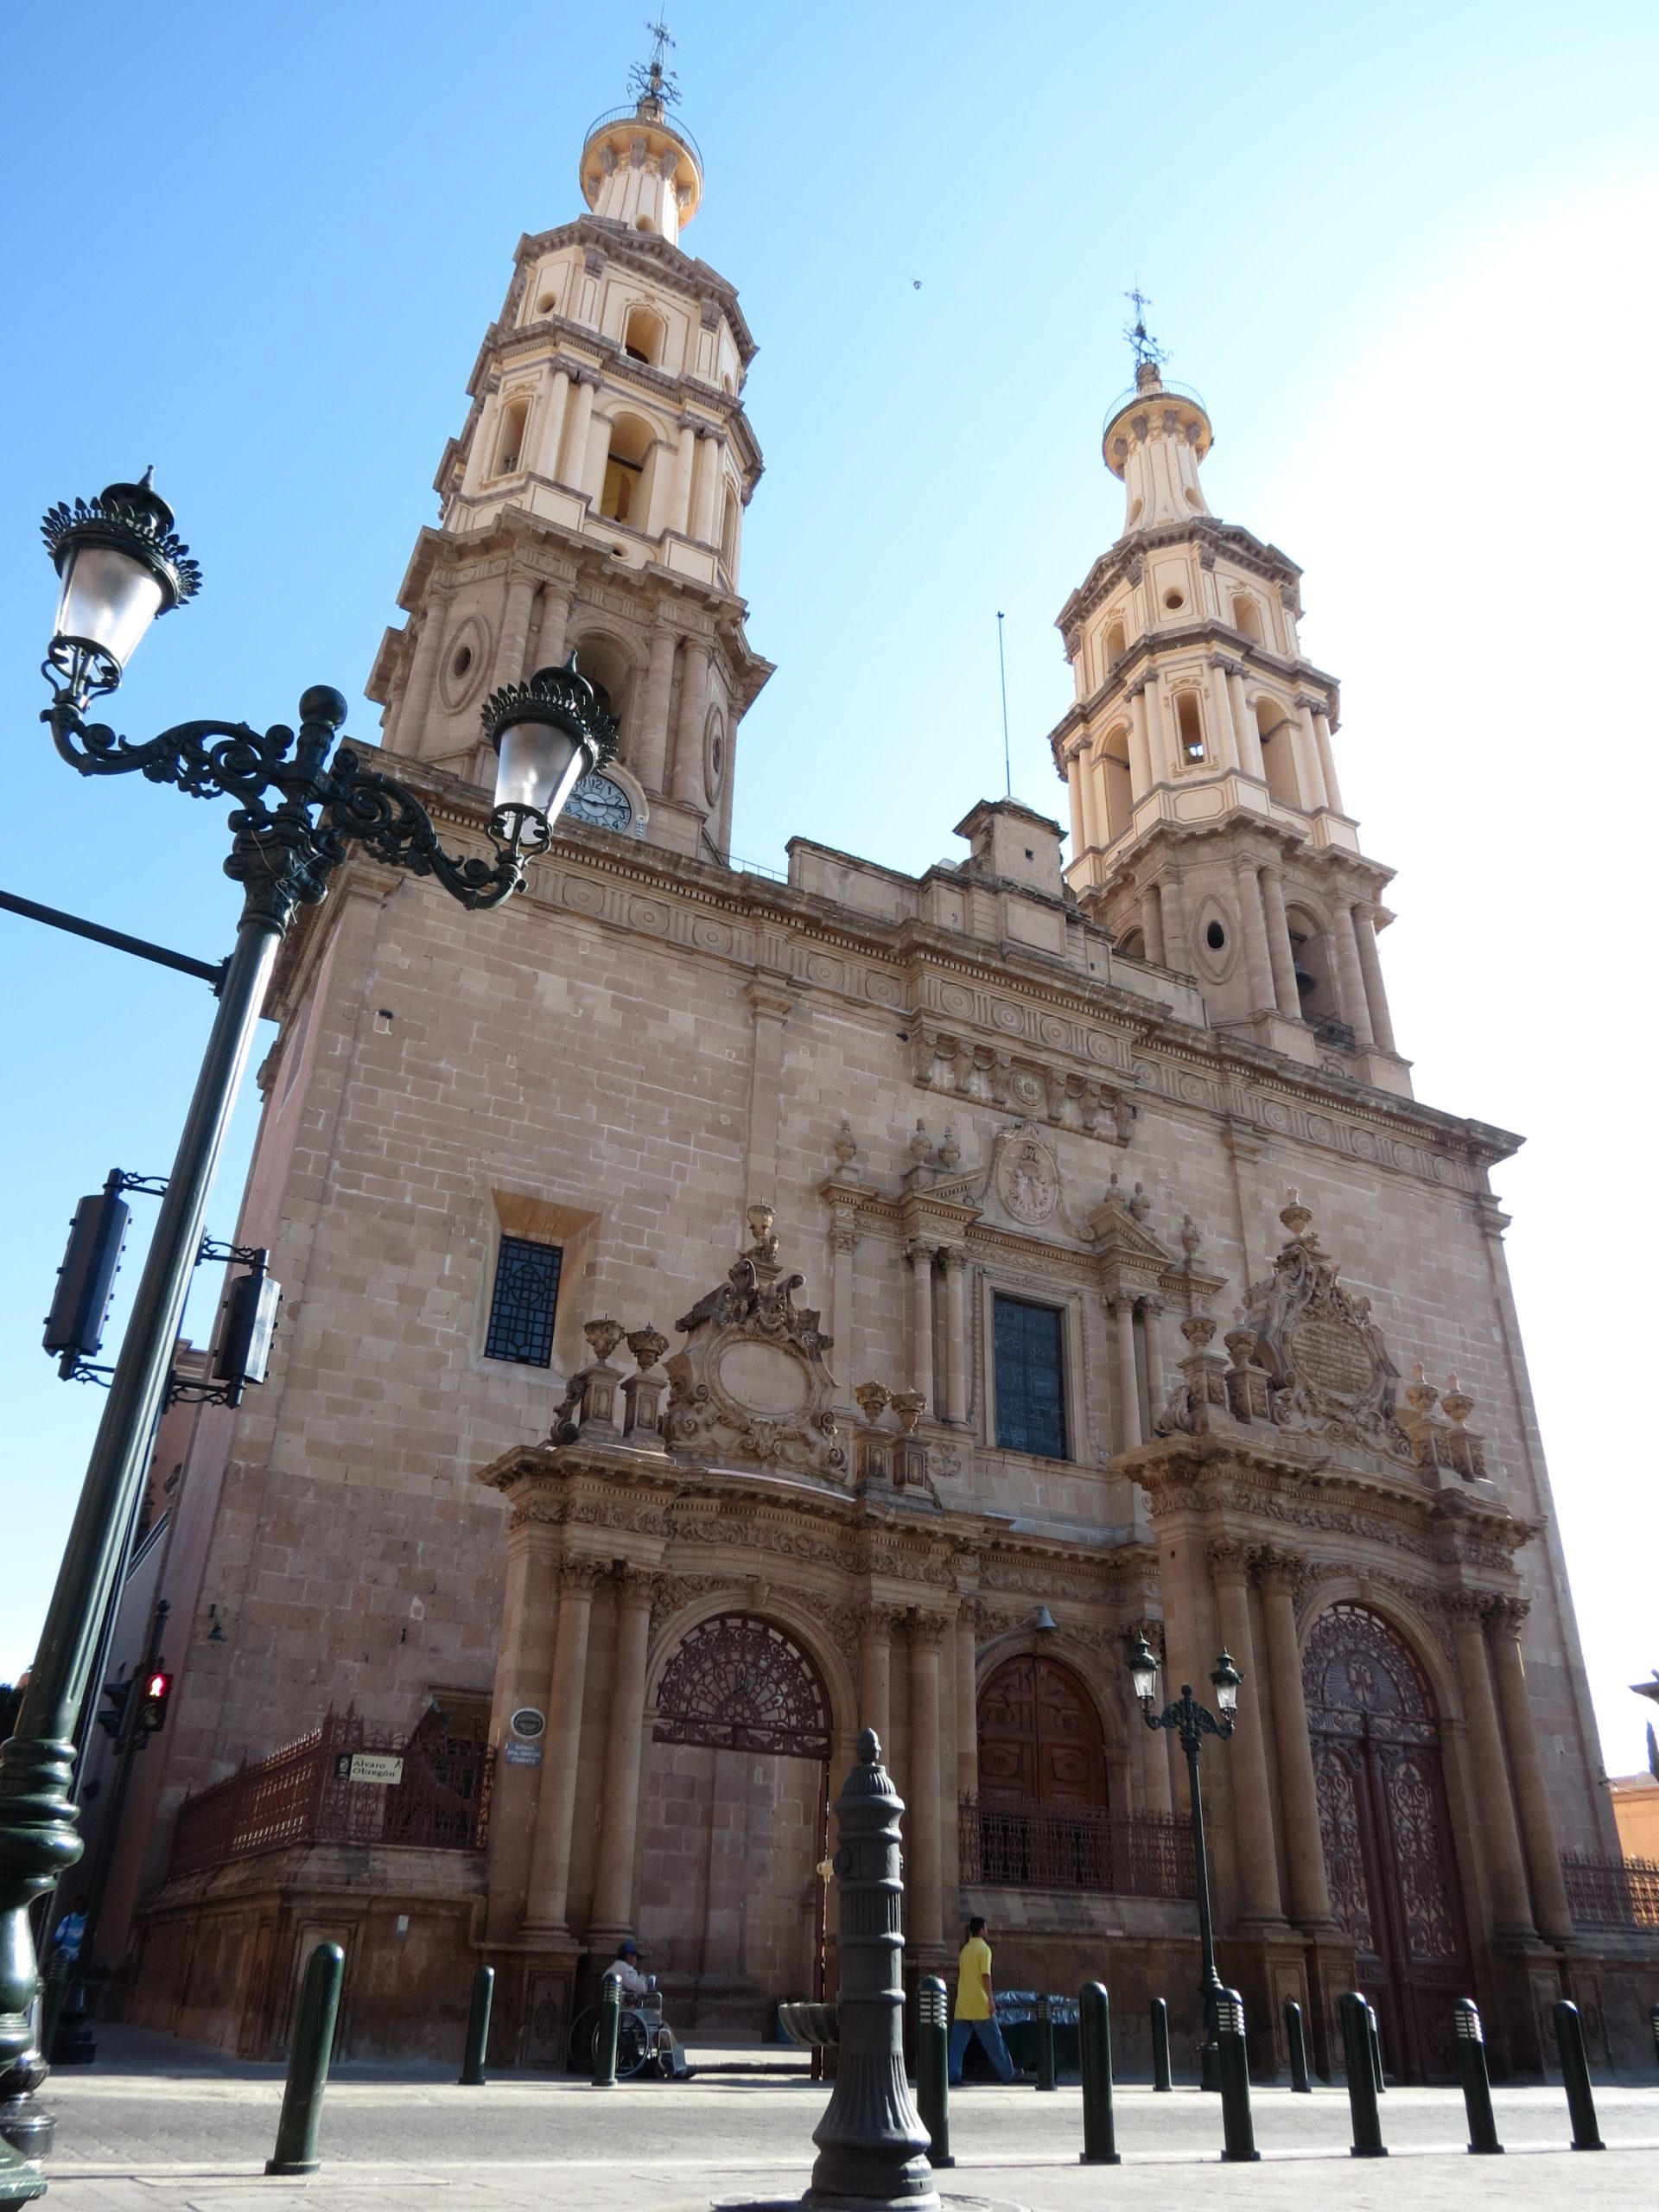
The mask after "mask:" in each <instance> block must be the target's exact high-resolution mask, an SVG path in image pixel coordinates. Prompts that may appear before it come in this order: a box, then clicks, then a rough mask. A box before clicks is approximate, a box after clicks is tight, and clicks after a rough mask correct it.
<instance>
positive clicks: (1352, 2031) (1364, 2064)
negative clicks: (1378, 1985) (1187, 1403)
mask: <svg viewBox="0 0 1659 2212" xmlns="http://www.w3.org/2000/svg"><path fill="white" fill-rule="evenodd" d="M1337 2010H1338V2012H1339V2013H1340V2014H1341V2016H1342V2055H1343V2060H1344V2064H1345V2065H1346V2067H1347V2069H1348V2110H1349V2112H1350V2113H1351V2115H1352V2118H1353V2123H1354V2141H1353V2148H1352V2150H1351V2152H1350V2156H1351V2157H1352V2158H1387V2157H1388V2155H1389V2154H1388V2152H1387V2151H1386V2150H1385V2149H1384V2147H1383V2123H1382V2120H1380V2119H1379V2117H1378V2115H1377V2109H1376V2074H1375V2073H1374V2072H1373V2071H1372V2069H1371V2024H1370V2018H1369V2017H1368V2015H1369V2013H1370V2006H1369V2005H1367V2004H1366V2002H1365V1999H1363V1997H1362V1996H1360V1994H1359V1993H1358V1992H1357V1990H1352V1989H1351V1990H1350V1991H1349V1992H1348V1993H1347V1995H1346V1996H1345V1997H1344V1998H1343V1999H1341V2000H1340V2002H1339V2003H1338V2007H1337Z"/></svg>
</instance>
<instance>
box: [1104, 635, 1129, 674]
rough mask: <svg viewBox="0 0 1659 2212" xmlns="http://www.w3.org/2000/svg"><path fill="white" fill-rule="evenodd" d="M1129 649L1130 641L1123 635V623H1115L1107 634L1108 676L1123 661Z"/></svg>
mask: <svg viewBox="0 0 1659 2212" xmlns="http://www.w3.org/2000/svg"><path fill="white" fill-rule="evenodd" d="M1127 647H1128V641H1127V639H1125V637H1124V635H1123V625H1122V623H1121V622H1114V623H1113V625H1112V626H1111V628H1110V629H1109V630H1108V632H1106V673H1107V674H1108V676H1109V675H1110V674H1111V672H1112V671H1113V670H1114V669H1115V668H1116V666H1117V664H1118V663H1119V661H1121V660H1122V658H1123V655H1124V652H1126V650H1127Z"/></svg>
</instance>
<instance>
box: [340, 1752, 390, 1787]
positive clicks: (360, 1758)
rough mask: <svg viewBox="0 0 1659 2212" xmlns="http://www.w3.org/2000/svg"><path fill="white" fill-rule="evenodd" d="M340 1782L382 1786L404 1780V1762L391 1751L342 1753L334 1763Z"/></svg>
mask: <svg viewBox="0 0 1659 2212" xmlns="http://www.w3.org/2000/svg"><path fill="white" fill-rule="evenodd" d="M334 1778H335V1780H336V1781H338V1782H376V1783H381V1784H382V1785H385V1784H386V1783H398V1782H401V1781H402V1780H403V1778H404V1763H403V1760H402V1759H401V1758H397V1756H396V1754H395V1753H393V1752H391V1751H342V1752H341V1753H340V1757H339V1758H337V1759H336V1760H335V1761H334Z"/></svg>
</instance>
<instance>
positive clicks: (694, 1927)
mask: <svg viewBox="0 0 1659 2212" xmlns="http://www.w3.org/2000/svg"><path fill="white" fill-rule="evenodd" d="M828 1779H829V1695H828V1694H827V1692H826V1691H825V1688H824V1686H823V1678H822V1676H821V1675H819V1673H818V1670H817V1668H816V1667H815V1666H814V1665H813V1663H812V1662H811V1660H810V1657H809V1656H808V1655H807V1654H806V1653H805V1652H804V1650H803V1649H801V1647H800V1645H799V1644H798V1643H796V1642H795V1640H794V1638H793V1637H791V1636H790V1635H789V1634H788V1632H787V1631H786V1630H784V1629H782V1628H779V1626H778V1625H777V1624H776V1623H775V1622H772V1621H768V1620H765V1619H762V1618H760V1616H759V1615H757V1614H753V1613H721V1614H718V1615H716V1617H715V1618H714V1619H712V1620H707V1621H702V1622H700V1623H699V1624H697V1625H696V1627H695V1628H692V1629H690V1630H688V1631H687V1633H686V1635H685V1637H683V1640H682V1641H681V1643H680V1644H679V1646H678V1647H677V1649H676V1650H675V1652H674V1653H673V1655H672V1656H671V1658H670V1660H669V1662H668V1664H667V1666H666V1667H665V1668H664V1670H663V1675H662V1679H661V1681H660V1682H659V1683H658V1689H657V1697H656V1715H655V1719H654V1720H653V1722H652V1751H651V1758H650V1761H649V1764H648V1767H647V1771H646V1775H645V1870H644V1878H643V1882H642V1885H641V1890H640V1909H639V1939H640V1942H641V1943H642V1945H643V1946H644V1947H645V1950H646V1952H647V1953H648V1955H649V1962H650V1964H651V1965H652V1968H653V1970H654V1971H655V1972H656V1973H657V1974H658V1976H659V1978H660V1979H661V1980H662V1982H663V1985H664V1989H665V1990H666V1991H668V1992H669V1993H671V1995H672V1996H674V1997H675V1998H676V1999H677V2002H678V2005H679V2008H680V2011H681V2014H682V2017H685V2018H690V2019H691V2020H693V2021H694V2022H695V2024H696V2025H698V2026H702V2027H708V2026H710V2025H721V2024H725V2025H730V2026H734V2027H737V2026H741V2027H745V2028H759V2027H761V2026H763V2025H764V2024H765V2022H766V2019H767V2018H768V2017H769V2014H770V2009H771V2007H772V2005H774V2004H776V2003H777V2001H778V2000H779V1999H780V1998H787V1997H795V1996H805V1995H809V1994H812V1995H816V1994H817V1993H818V1987H819V1984H818V1966H819V1961H820V1959H821V1956H822V1948H823V1929H822V1910H823V1901H822V1889H823V1885H822V1884H821V1883H820V1882H819V1881H818V1879H817V1874H816V1872H815V1871H814V1870H815V1868H816V1867H817V1863H818V1861H819V1860H820V1859H822V1858H823V1857H824V1856H825V1854H826V1851H827V1844H826V1840H825V1839H826V1824H827V1821H828V1817H829V1790H828V1786H827V1785H828Z"/></svg>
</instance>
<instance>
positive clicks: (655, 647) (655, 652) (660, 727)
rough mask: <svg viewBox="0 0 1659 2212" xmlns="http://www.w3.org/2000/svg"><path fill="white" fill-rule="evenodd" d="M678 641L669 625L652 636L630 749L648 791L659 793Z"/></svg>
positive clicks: (662, 625) (662, 624) (665, 759)
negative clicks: (642, 693) (641, 697)
mask: <svg viewBox="0 0 1659 2212" xmlns="http://www.w3.org/2000/svg"><path fill="white" fill-rule="evenodd" d="M676 644H677V639H676V637H675V634H674V632H673V631H672V630H671V629H670V628H669V626H668V625H667V623H666V622H659V623H658V625H657V626H656V627H655V629H653V630H652V633H651V658H650V660H649V661H648V663H647V664H646V667H645V697H644V699H643V700H642V701H641V702H640V707H639V727H638V729H637V731H636V732H635V735H634V741H633V743H632V747H630V750H631V752H632V756H633V757H632V760H630V761H629V763H628V766H630V767H631V768H632V770H633V772H634V774H635V775H636V776H638V777H639V780H640V782H641V783H642V784H643V785H645V789H646V790H647V791H661V790H662V788H663V784H664V779H665V778H666V776H667V774H668V700H669V694H670V692H671V690H673V688H674V648H675V645H676Z"/></svg>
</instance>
